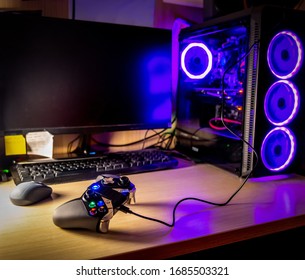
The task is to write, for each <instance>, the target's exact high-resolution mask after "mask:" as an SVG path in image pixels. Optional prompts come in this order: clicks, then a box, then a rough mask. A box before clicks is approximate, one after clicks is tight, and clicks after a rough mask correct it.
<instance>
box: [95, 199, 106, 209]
mask: <svg viewBox="0 0 305 280" xmlns="http://www.w3.org/2000/svg"><path fill="white" fill-rule="evenodd" d="M104 205H105V203H104V201H103V200H99V201H98V202H97V206H98V207H101V206H104Z"/></svg>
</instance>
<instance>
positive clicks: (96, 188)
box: [91, 184, 100, 191]
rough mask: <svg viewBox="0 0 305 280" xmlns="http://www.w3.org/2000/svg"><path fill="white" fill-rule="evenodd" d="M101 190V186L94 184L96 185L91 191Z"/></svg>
mask: <svg viewBox="0 0 305 280" xmlns="http://www.w3.org/2000/svg"><path fill="white" fill-rule="evenodd" d="M99 188H100V186H99V185H97V184H94V185H92V186H91V189H92V190H93V191H97V190H98V189H99Z"/></svg>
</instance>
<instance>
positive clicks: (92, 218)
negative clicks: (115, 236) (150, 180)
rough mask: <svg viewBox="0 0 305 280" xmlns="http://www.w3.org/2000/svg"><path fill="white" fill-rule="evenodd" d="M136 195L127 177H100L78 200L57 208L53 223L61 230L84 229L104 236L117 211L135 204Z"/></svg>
mask: <svg viewBox="0 0 305 280" xmlns="http://www.w3.org/2000/svg"><path fill="white" fill-rule="evenodd" d="M135 191H136V188H135V185H134V184H133V183H131V182H130V180H129V178H128V177H126V176H118V175H111V174H105V175H100V176H98V177H97V178H96V180H95V182H94V183H93V184H91V185H90V186H89V187H88V188H87V189H86V191H85V192H84V193H83V195H82V196H81V197H80V198H77V199H73V200H70V201H68V202H66V203H64V204H62V205H60V206H59V207H57V208H56V209H55V212H54V214H53V222H54V224H55V225H56V226H58V227H61V228H66V229H67V228H83V229H89V230H93V231H97V232H101V233H107V232H108V230H109V223H110V220H111V219H112V218H113V216H114V215H115V214H116V212H117V211H118V210H119V209H120V207H121V206H122V205H124V204H130V203H131V202H134V203H135Z"/></svg>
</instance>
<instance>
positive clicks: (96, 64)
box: [0, 7, 305, 258]
mask: <svg viewBox="0 0 305 280" xmlns="http://www.w3.org/2000/svg"><path fill="white" fill-rule="evenodd" d="M270 14H272V16H270ZM304 21H305V17H304V12H302V11H297V10H290V9H283V8H279V7H277V8H276V7H263V8H255V9H251V10H245V11H241V12H237V13H235V14H231V15H227V16H223V17H219V18H215V19H211V20H209V21H207V22H205V23H202V24H198V25H191V26H189V27H187V28H184V29H182V30H181V31H180V33H179V37H178V38H177V41H175V40H173V38H172V32H171V30H165V29H158V28H149V27H139V26H129V25H119V24H110V23H101V22H88V21H81V20H68V19H58V18H48V17H42V16H29V15H22V14H14V13H8V14H6V13H3V14H1V15H0V24H1V26H5V29H4V30H2V31H1V38H2V39H1V41H2V43H1V46H0V49H1V51H0V56H1V58H0V60H1V67H0V87H1V104H0V109H1V110H0V114H1V115H0V148H1V152H0V157H1V163H0V168H1V170H2V171H1V172H2V173H1V176H2V177H1V180H0V182H1V181H2V182H1V183H0V189H1V188H3V189H4V187H5V185H6V184H8V182H10V186H12V188H11V189H10V191H9V196H8V195H7V192H5V195H6V196H7V197H6V200H7V201H9V203H10V204H11V207H12V206H13V207H17V208H18V207H19V208H24V207H25V208H30V207H33V206H34V205H35V206H37V207H38V208H37V210H39V207H42V206H43V204H44V202H45V201H49V200H50V199H52V200H53V201H54V202H56V194H54V192H53V188H54V187H55V188H56V190H58V189H60V186H61V185H64V184H68V185H70V183H73V182H85V183H86V187H85V188H83V189H82V191H81V195H79V196H77V197H74V198H71V199H67V201H65V202H64V203H60V204H56V203H55V204H54V205H52V206H53V208H54V209H52V223H53V226H54V229H53V230H57V231H58V232H59V233H58V232H57V233H56V234H60V231H61V230H69V231H70V230H72V231H73V230H75V231H79V230H81V231H84V232H91V234H92V232H93V233H94V234H98V235H99V234H106V235H108V234H109V233H110V232H111V226H109V225H110V221H111V220H112V219H113V217H114V215H116V214H117V213H118V212H124V213H129V214H133V215H135V216H137V217H138V218H143V219H146V220H150V221H151V222H157V223H159V224H163V225H165V226H167V227H169V228H173V227H175V223H176V212H178V208H179V207H180V206H182V204H183V203H185V202H187V203H191V202H192V201H193V202H200V203H202V204H209V205H213V206H215V207H217V206H225V205H228V204H229V203H230V202H231V201H232V199H233V198H235V197H236V195H237V194H240V193H241V192H242V190H245V187H246V184H248V181H251V180H252V181H251V182H252V183H251V184H254V185H255V184H257V182H260V181H264V179H263V178H269V179H268V181H269V184H271V185H272V186H274V184H276V182H277V180H278V179H275V180H273V179H272V178H286V177H289V176H290V175H291V176H297V182H298V184H300V188H301V189H302V191H301V190H298V191H299V192H300V194H301V195H299V199H302V198H304V193H305V180H304V183H302V182H303V175H305V150H304V145H303V144H302V143H305V130H304V129H301V128H302V124H303V123H304V119H305V113H304V112H305V110H304V108H302V107H303V106H304V100H303V99H304V98H303V96H302V91H303V88H305V80H304V78H303V76H304V71H305V70H304V69H305V68H304V48H305V33H304V30H303V27H304V23H305V22H304ZM122 34H124V35H125V36H122ZM173 47H176V48H178V50H179V52H178V53H179V57H178V58H175V57H173V55H172V48H173ZM173 60H177V61H178V69H176V71H178V81H177V92H176V93H175V94H173V93H172V82H173V81H172V72H173V71H175V69H174V68H173V65H174V63H172V62H173ZM174 103H175V104H174ZM133 130H147V131H153V132H155V136H160V139H161V141H160V142H158V143H157V144H156V145H152V146H150V147H149V148H148V149H137V150H132V149H131V150H127V151H120V152H111V151H108V148H109V147H107V145H106V144H105V143H104V144H102V145H100V146H102V149H101V150H99V149H95V147H94V146H93V145H92V140H93V139H94V137H95V135H96V134H101V135H102V134H103V133H105V132H106V133H108V132H110V133H112V132H113V133H115V132H118V131H133ZM168 131H170V132H168ZM45 133H47V134H48V136H49V138H48V139H49V140H50V141H51V144H50V143H49V144H48V145H51V146H52V144H53V142H52V141H53V137H56V136H57V135H65V134H67V135H68V134H77V135H79V136H78V137H77V140H78V141H79V143H80V144H79V145H78V147H77V148H76V149H74V150H72V151H68V153H67V154H62V155H59V156H58V155H56V156H55V155H52V156H51V157H50V158H44V157H41V156H39V157H36V158H35V151H34V149H35V147H32V146H31V143H29V142H30V141H32V140H33V139H34V138H35V139H36V143H35V144H36V145H38V144H40V143H39V140H40V139H41V138H40V137H42V135H44V134H45ZM166 134H167V135H168V136H167V137H165V138H162V136H164V135H166ZM33 135H34V136H33ZM35 139H34V140H35ZM37 139H38V140H37ZM28 141H29V142H28ZM37 141H38V142H37ZM142 141H143V142H145V141H146V139H143V140H142ZM95 143H98V141H95ZM160 143H161V144H160ZM173 143H174V148H172V145H173ZM158 144H160V145H158ZM34 146H35V145H34ZM100 148H101V147H100ZM188 160H190V161H188ZM184 161H185V162H188V163H187V164H186V166H187V167H186V168H189V167H190V168H193V167H194V168H199V169H198V170H201V169H200V168H202V166H207V167H208V169H209V168H211V167H212V170H214V168H215V169H216V170H217V171H216V173H217V174H225V175H224V177H230V178H231V176H233V177H234V179H233V181H234V182H236V183H237V182H239V183H238V185H237V186H235V188H234V189H232V191H231V192H227V191H225V193H226V196H224V197H223V198H224V200H223V201H224V202H215V201H217V200H215V199H214V200H212V199H211V200H206V199H203V197H204V196H201V197H194V196H190V197H189V196H188V195H189V194H188V187H186V190H185V193H186V194H185V197H179V199H177V201H176V203H174V204H173V207H172V208H173V210H172V221H171V222H166V221H165V220H164V219H162V215H160V219H159V217H158V218H153V217H154V216H155V215H154V213H152V215H148V216H147V215H145V214H142V213H139V212H137V211H135V212H134V211H133V210H131V207H130V204H134V205H136V193H138V192H140V191H141V186H140V185H138V184H135V182H134V180H135V181H137V178H140V177H141V178H143V177H142V176H144V175H145V174H147V178H150V179H151V178H152V176H153V174H155V175H156V177H158V174H161V173H160V172H165V173H166V172H171V171H170V170H172V171H175V170H179V176H181V178H183V176H184V174H188V173H190V174H192V172H191V171H189V170H188V169H185V170H184V167H183V166H181V165H182V164H181V162H184ZM198 166H199V167H198ZM204 168H205V167H204ZM165 173H162V174H165ZM168 174H170V173H168ZM175 174H177V173H175ZM196 176H200V174H196ZM281 176H282V177H281ZM270 178H271V180H270ZM176 179H177V178H176ZM184 179H185V178H183V180H184ZM197 179H199V177H198V178H197ZM197 179H196V178H195V179H194V180H197ZM183 180H182V181H183ZM191 180H192V179H191V178H190V181H191ZM200 180H201V179H200ZM202 180H203V181H204V176H202ZM87 181H88V182H87ZM156 181H158V179H156ZM215 181H217V180H216V178H215ZM264 182H265V181H264ZM270 182H271V183H270ZM300 182H301V183H300ZM151 183H152V184H153V183H154V182H151ZM158 183H159V184H161V185H162V182H160V180H159V182H158ZM167 184H168V183H167ZM217 184H218V185H219V184H221V182H218V183H217ZM222 184H223V188H225V185H226V182H222ZM267 185H268V184H267ZM72 187H73V186H72ZM156 187H157V186H156ZM236 187H237V188H236ZM190 189H191V188H190ZM172 192H175V187H173V189H172ZM154 194H155V195H156V192H154ZM159 195H160V196H162V193H161V194H159ZM2 199H3V198H2ZM137 202H138V201H137ZM139 202H140V203H141V201H139ZM298 205H304V206H299V207H300V209H298V210H297V211H296V212H297V214H295V215H296V217H292V219H293V220H294V222H296V220H297V221H298V222H297V223H296V224H295V226H305V222H303V223H302V222H300V220H299V217H302V219H301V220H305V219H304V215H305V201H303V204H302V201H300V202H299V203H298ZM178 206H179V207H178ZM196 209H197V208H196ZM48 211H49V210H48ZM196 211H197V210H196ZM303 211H304V212H303ZM191 212H192V207H190V208H188V211H187V215H189V219H192V213H191ZM48 213H49V212H48ZM285 218H287V217H285ZM114 222H115V221H113V223H114ZM111 223H112V222H111ZM30 226H31V225H29V227H30ZM293 227H294V225H292V224H291V225H289V226H287V223H286V224H285V226H284V227H283V230H284V229H289V228H293ZM195 231H196V232H197V230H195ZM8 232H9V231H8ZM88 234H89V233H88ZM116 234H117V235H118V234H119V233H118V232H116ZM196 234H198V232H197V233H196ZM200 238H203V237H200ZM119 239H120V238H119ZM165 239H166V237H165ZM107 241H109V239H108V240H106V241H105V242H107ZM162 242H163V241H162ZM184 242H187V241H186V240H184ZM163 245H164V244H163ZM160 246H161V245H160ZM140 250H141V248H140ZM192 250H194V249H192ZM125 253H126V252H125ZM121 256H123V255H121ZM145 256H146V257H147V255H145ZM168 256H169V257H170V256H172V255H171V254H169V255H168ZM101 257H103V256H101ZM108 257H109V258H111V254H109V255H108ZM1 258H5V256H4V255H2V256H1ZM22 258H26V257H22ZM59 258H60V257H59ZM76 258H77V257H76Z"/></svg>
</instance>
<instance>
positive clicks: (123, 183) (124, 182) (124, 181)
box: [119, 176, 130, 187]
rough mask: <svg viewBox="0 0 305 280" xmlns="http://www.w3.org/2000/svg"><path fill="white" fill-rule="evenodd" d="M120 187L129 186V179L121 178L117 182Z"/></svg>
mask: <svg viewBox="0 0 305 280" xmlns="http://www.w3.org/2000/svg"><path fill="white" fill-rule="evenodd" d="M119 185H120V186H124V187H128V186H129V185H130V181H129V178H128V177H126V176H121V177H120V181H119Z"/></svg>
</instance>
